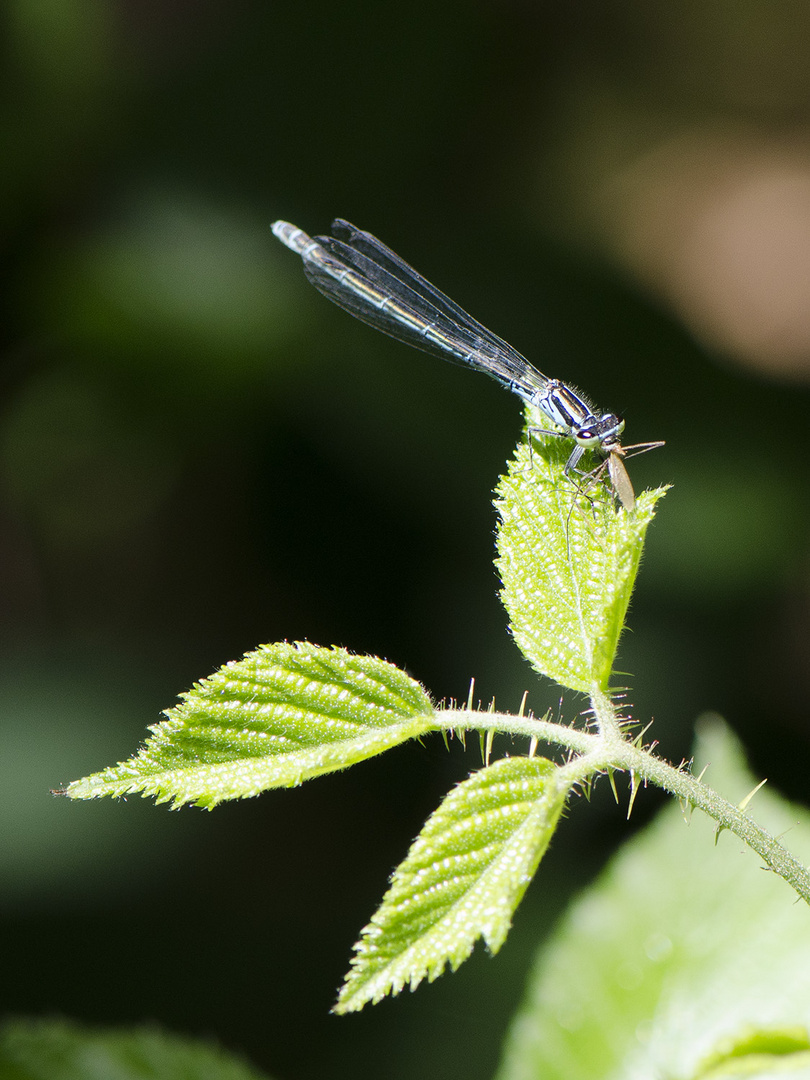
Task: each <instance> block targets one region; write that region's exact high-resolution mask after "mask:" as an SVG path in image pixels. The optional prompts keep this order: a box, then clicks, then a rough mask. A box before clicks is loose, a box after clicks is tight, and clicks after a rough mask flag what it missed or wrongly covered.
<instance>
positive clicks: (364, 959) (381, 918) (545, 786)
mask: <svg viewBox="0 0 810 1080" xmlns="http://www.w3.org/2000/svg"><path fill="white" fill-rule="evenodd" d="M557 777H558V770H557V767H556V766H555V765H554V764H553V763H552V762H550V761H547V760H545V759H544V758H523V757H519V758H504V759H502V760H501V761H497V762H495V763H494V764H493V765H490V766H488V767H487V768H484V769H481V770H480V771H479V772H477V773H474V774H473V775H472V776H471V777H470V778H469V779H468V780H465V781H464V782H463V783H461V784H459V785H458V786H457V787H456V788H454V789H453V791H451V792H450V794H449V795H447V797H446V798H445V800H444V802H443V803H442V805H441V806H440V807H439V809H438V810H437V811H436V812H435V813H434V814H432V815H431V817H430V818H429V819H428V821H427V822H426V824H425V827H424V829H423V830H422V832H421V834H420V835H419V837H418V838H417V839H416V841H415V842H414V844H413V846H412V847H411V850H410V851H409V852H408V855H407V857H406V859H405V861H404V862H403V863H402V864H401V866H399V868H398V869H397V870H396V872H395V874H394V876H393V879H392V883H391V887H390V888H389V890H388V892H387V893H386V895H385V897H384V898H383V902H382V904H381V905H380V908H379V910H378V911H377V912H376V913H375V915H374V917H373V918H372V920H371V923H370V924H369V925H368V926H367V927H366V928H365V929H364V930H363V933H362V936H361V939H360V941H359V943H358V944H357V945H356V946H355V957H354V959H353V960H352V969H351V971H350V973H349V975H348V976H347V978H346V984H345V986H344V987H343V989H342V990H341V993H340V997H339V998H338V1003H337V1005H336V1007H335V1011H336V1012H351V1011H353V1010H356V1009H360V1008H362V1007H363V1005H365V1004H366V1003H367V1002H369V1001H374V1002H376V1001H379V1000H380V999H381V998H382V997H384V996H385V995H386V994H388V993H394V994H396V993H399V991H400V990H401V989H402V988H403V986H404V985H405V983H410V985H411V989H415V988H416V987H417V986H418V985H419V983H420V982H421V981H422V979H424V978H427V979H428V980H429V981H431V982H432V981H433V980H434V979H435V978H437V977H438V976H439V975H440V974H441V973H442V971H443V970H444V968H445V965H447V964H449V965H450V967H451V968H452V969H453V970H455V969H456V968H457V967H458V966H459V964H461V963H462V962H463V961H464V960H466V959H467V957H468V956H469V955H470V953H471V952H472V949H473V946H474V944H475V942H476V940H477V939H478V938H483V939H484V941H485V943H486V944H487V946H488V947H489V949H490V951H491V952H493V953H495V952H497V951H498V949H499V948H500V947H501V945H502V944H503V942H504V939H505V938H506V935H507V932H508V930H509V927H510V925H511V921H512V915H513V913H514V910H515V908H516V907H517V905H518V904H519V903H520V900H521V898H522V897H523V894H524V892H525V891H526V887H527V886H528V884H529V882H530V881H531V879H532V876H533V875H534V872H535V870H536V869H537V866H538V863H539V862H540V859H541V858H542V856H543V853H544V852H545V850H546V848H547V847H548V844H549V841H550V839H551V837H552V835H553V833H554V830H555V828H556V826H557V822H558V820H559V817H560V814H561V812H562V809H563V806H564V804H565V798H566V795H567V793H568V789H567V787H565V786H564V785H562V784H561V783H560V782H559V781H558V778H557Z"/></svg>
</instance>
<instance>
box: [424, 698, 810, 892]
mask: <svg viewBox="0 0 810 1080" xmlns="http://www.w3.org/2000/svg"><path fill="white" fill-rule="evenodd" d="M591 703H592V707H593V712H594V716H595V718H596V722H597V724H598V726H599V733H598V734H596V733H590V732H587V731H582V730H581V729H579V728H571V727H566V726H565V725H563V724H555V723H551V722H550V721H548V720H537V719H534V718H533V717H522V716H513V715H510V714H509V713H495V712H475V711H472V710H469V709H445V710H442V711H441V712H439V713H437V721H438V722H437V723H436V728H437V729H440V730H447V729H463V730H467V731H469V730H475V731H496V732H499V733H503V734H510V735H523V736H528V737H529V738H533V739H537V740H538V741H541V742H545V743H550V744H552V745H555V746H561V747H564V748H565V749H568V750H572V751H574V752H575V754H576V755H577V756H576V757H574V758H573V759H572V760H571V761H570V762H568V763H567V764H566V765H564V766H562V767H561V769H562V770H563V771H565V772H566V774H567V779H568V780H570V782H571V784H572V785H573V784H575V783H577V782H580V781H582V780H583V779H586V778H587V777H589V776H593V775H594V774H595V773H599V772H605V771H606V770H608V769H613V770H616V771H625V772H630V773H634V774H635V775H636V776H637V777H638V778H639V779H640V780H643V781H644V782H645V783H649V784H655V785H656V786H657V787H660V788H662V789H663V790H664V791H668V792H669V793H670V794H672V795H675V796H676V797H677V798H678V799H680V800H681V801H682V802H684V803H688V804H689V805H691V806H694V807H696V808H697V809H698V810H702V811H703V812H704V813H705V814H707V815H708V816H709V817H710V818H712V819H713V820H714V821H716V822H717V823H718V825H719V826H720V828H721V829H728V830H729V832H732V833H734V835H735V836H738V837H739V838H740V839H741V840H743V841H744V842H745V843H746V844H748V846H749V847H750V848H752V849H753V850H754V851H755V852H756V853H757V854H758V855H759V856H760V858H761V859H762V860H763V861H764V862H765V865H766V866H767V867H768V868H769V869H770V870H772V871H773V872H774V873H775V874H778V875H779V877H781V878H783V879H784V880H785V881H786V882H787V883H788V884H789V885H790V886H791V887H792V888H793V889H794V890H795V891H796V892H797V893H798V894H799V896H801V898H802V899H803V900H804V901H806V902H807V903H809V904H810V870H808V868H807V867H806V866H804V865H803V864H802V863H801V862H800V861H799V860H798V859H797V858H796V856H795V855H793V854H791V852H789V851H788V850H787V849H786V848H785V847H783V846H782V844H780V843H779V841H778V840H777V839H776V838H775V837H773V836H771V834H770V833H769V832H767V830H766V829H763V828H762V827H761V826H760V825H757V823H756V822H755V821H754V820H752V819H751V818H750V817H748V816H747V814H745V813H743V811H742V810H740V809H739V807H737V806H734V805H733V804H732V803H730V802H729V801H728V799H725V798H724V797H723V796H722V795H720V794H718V792H716V791H714V789H713V788H711V787H709V786H708V784H704V783H703V782H702V781H701V780H699V779H697V777H695V776H693V775H692V774H691V773H690V772H687V771H686V770H684V769H682V768H675V767H674V766H673V765H670V764H669V763H668V762H667V761H664V760H663V759H662V758H660V757H658V756H657V755H655V754H653V753H652V752H650V751H649V750H643V749H641V748H639V747H638V746H636V745H635V744H634V743H633V742H631V741H630V740H629V739H628V738H627V737H626V736H625V735H624V734H622V731H621V721H620V719H619V717H618V716H617V714H616V710H615V707H614V705H613V703H612V702H611V700H610V698H609V697H608V696H607V695H606V694H602V693H601V692H596V693H594V694H593V696H592V699H591Z"/></svg>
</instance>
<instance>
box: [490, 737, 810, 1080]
mask: <svg viewBox="0 0 810 1080" xmlns="http://www.w3.org/2000/svg"><path fill="white" fill-rule="evenodd" d="M697 757H698V759H699V760H701V761H703V762H705V761H709V762H711V766H710V768H709V770H708V773H707V781H708V782H710V783H711V784H712V787H714V788H715V789H716V790H718V791H720V792H722V793H723V794H724V795H725V796H726V797H727V798H728V799H729V800H730V802H732V803H737V802H739V801H740V800H741V799H742V797H743V796H744V795H745V794H746V793H747V792H748V791H750V790H751V788H752V787H753V784H754V781H753V779H752V777H751V776H750V775H749V774H748V773H747V771H746V770H745V768H744V765H743V762H742V758H741V754H740V749H739V746H738V745H737V744H736V742H735V741H734V740H733V738H732V737H731V736H730V735H729V733H728V732H727V730H725V729H723V728H720V727H714V728H712V729H710V730H708V731H705V732H704V734H703V735H702V737H701V740H700V743H699V745H698V753H697ZM700 768H701V766H700V765H697V766H696V768H695V772H696V773H699V772H700ZM754 811H755V813H756V817H757V821H758V822H759V823H760V824H762V825H763V826H764V827H765V828H767V829H768V831H769V832H771V833H772V834H774V835H777V836H779V835H784V836H785V840H786V842H787V843H789V845H790V848H791V850H792V851H793V852H795V854H796V855H797V856H798V857H799V858H802V859H803V860H804V861H805V862H806V861H807V860H808V856H810V814H808V812H807V810H806V809H804V808H800V807H796V806H791V805H790V804H788V803H787V802H786V801H785V800H783V799H781V798H778V797H776V796H774V794H773V793H772V792H771V793H769V792H768V789H767V788H765V789H763V790H762V791H760V792H759V793H758V794H757V797H756V799H755V800H754ZM715 833H716V824H715V822H714V821H712V820H710V819H709V818H707V817H705V816H704V815H703V814H701V813H700V812H699V811H695V812H694V813H693V814H692V815H691V816H690V819H689V824H688V826H687V825H686V824H685V821H684V817H683V814H682V813H681V808H680V807H679V806H677V805H674V804H673V805H670V806H669V807H667V808H666V809H665V810H664V811H663V812H662V813H661V814H660V815H659V817H658V818H657V819H656V821H655V822H654V823H653V824H652V825H651V826H648V827H647V828H646V829H645V830H644V832H642V833H640V834H638V835H637V836H636V837H635V838H634V839H633V841H631V842H630V843H629V844H626V845H625V846H624V847H623V848H622V850H621V851H620V853H619V854H618V855H617V856H616V857H615V858H614V859H613V860H612V861H611V863H610V864H609V865H608V867H607V869H606V870H605V872H604V873H603V874H602V875H601V877H600V879H599V880H598V881H597V883H596V885H595V886H593V887H592V888H591V889H589V890H588V892H587V893H586V894H585V895H584V896H583V897H582V898H581V899H580V900H579V901H578V903H576V904H575V905H574V906H573V907H572V908H571V910H570V911H569V914H568V916H567V918H566V920H565V922H564V924H563V925H562V926H561V927H560V929H559V931H558V932H557V934H556V935H555V937H554V938H553V940H552V941H551V942H549V943H548V944H547V945H546V946H545V947H544V948H543V949H542V950H541V952H540V953H539V954H538V957H537V961H536V966H535V972H534V975H533V977H532V979H531V982H530V986H529V988H528V992H527V998H526V1001H525V1003H524V1005H523V1007H522V1009H521V1010H520V1012H519V1014H518V1016H517V1018H516V1020H515V1022H514V1025H513V1028H512V1031H511V1033H510V1035H509V1038H508V1040H507V1044H506V1047H505V1055H504V1062H503V1064H502V1066H501V1069H500V1070H499V1072H498V1074H497V1076H498V1080H537V1078H538V1077H543V1080H593V1078H594V1077H598V1078H599V1080H650V1078H651V1077H678V1080H697V1078H700V1080H720V1077H723V1078H724V1080H728V1078H730V1077H735V1078H736V1077H742V1076H747V1077H749V1078H751V1080H753V1078H754V1077H756V1078H757V1080H763V1078H764V1077H772V1076H776V1075H779V1076H783V1075H785V1074H787V1075H789V1076H791V1080H793V1078H795V1080H799V1078H800V1077H810V1062H808V1050H809V1049H810V1034H809V1033H810V912H808V909H807V906H806V905H805V904H800V903H796V902H795V900H794V898H793V896H792V894H791V892H790V890H789V889H788V888H787V887H786V885H785V882H784V881H782V880H781V879H780V878H778V877H777V876H776V875H775V874H771V873H763V870H762V867H761V864H760V863H759V860H758V859H757V857H756V856H755V855H753V854H752V853H751V851H750V850H747V849H745V848H744V847H743V845H742V843H741V841H740V840H739V839H738V838H737V837H735V836H733V835H732V834H730V833H729V832H723V833H722V834H721V835H720V836H719V838H718V839H717V843H716V844H715Z"/></svg>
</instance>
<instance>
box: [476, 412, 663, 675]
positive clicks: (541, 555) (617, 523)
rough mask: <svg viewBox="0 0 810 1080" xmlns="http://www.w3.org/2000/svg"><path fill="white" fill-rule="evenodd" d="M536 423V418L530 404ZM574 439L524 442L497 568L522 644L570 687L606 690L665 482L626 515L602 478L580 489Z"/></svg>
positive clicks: (503, 484) (504, 511)
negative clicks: (571, 459) (569, 467)
mask: <svg viewBox="0 0 810 1080" xmlns="http://www.w3.org/2000/svg"><path fill="white" fill-rule="evenodd" d="M528 415H529V418H530V419H529V428H530V429H532V428H536V427H537V419H536V417H535V416H534V414H533V413H532V412H531V411H529V413H528ZM569 453H570V445H569V442H568V441H567V440H563V439H553V438H551V437H548V436H547V437H546V438H545V440H544V441H541V440H539V439H538V438H537V437H536V436H535V438H534V439H533V440H532V445H531V449H530V446H529V442H528V440H524V441H522V442H521V443H520V444H519V446H518V448H517V451H516V453H515V456H514V458H513V459H512V461H511V462H510V464H509V469H508V472H507V474H506V476H504V477H502V478H501V481H500V483H499V485H498V488H497V491H496V495H497V499H496V503H495V505H496V507H497V509H498V513H499V518H500V522H499V526H498V560H497V564H496V565H497V567H498V570H499V572H500V575H501V581H502V582H503V589H502V592H501V599H502V600H503V603H504V606H505V607H506V610H507V612H508V614H509V619H510V624H511V630H512V633H513V635H514V638H515V641H516V642H517V644H518V647H519V648H520V649H521V651H522V652H523V654H524V655H525V656H526V658H527V659H528V660H529V662H530V663H531V664H532V666H533V667H534V668H535V669H536V670H537V671H539V672H540V673H541V674H542V675H547V676H548V677H549V678H551V679H554V680H555V681H556V682H558V683H560V685H562V686H567V687H569V688H570V689H572V690H580V691H582V692H584V693H590V692H591V691H592V690H593V689H594V687H598V688H599V689H602V690H605V689H606V688H607V686H608V681H609V679H610V672H611V669H612V667H613V662H614V658H615V655H616V648H617V646H618V642H619V635H620V634H621V631H622V627H623V625H624V618H625V615H626V613H627V606H628V604H629V603H630V594H631V592H632V590H633V583H634V581H635V577H636V573H637V571H638V565H639V560H640V558H641V551H642V547H643V543H644V534H645V532H646V530H647V526H648V525H649V523H650V521H651V520H652V518H653V515H654V512H655V504H656V503H657V501H658V500H659V499H660V498H661V497H662V495H663V494H664V492H665V490H666V489H665V488H658V489H657V490H656V491H645V492H643V493H642V494H641V495H639V497H638V499H637V502H636V508H635V510H633V511H630V512H628V511H627V510H625V509H624V507H622V506H617V505H616V502H615V499H614V498H613V495H612V494H611V491H610V489H609V487H608V485H607V484H606V483H605V482H604V480H603V479H601V478H600V479H598V480H596V481H595V482H593V483H591V484H590V485H588V486H587V489H586V490H584V491H578V489H577V487H576V486H575V484H574V482H573V480H572V479H570V478H569V477H566V476H565V474H564V471H563V469H564V466H565V462H566V460H567V457H568V454H569Z"/></svg>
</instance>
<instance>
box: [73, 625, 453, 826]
mask: <svg viewBox="0 0 810 1080" xmlns="http://www.w3.org/2000/svg"><path fill="white" fill-rule="evenodd" d="M166 715H167V716H168V719H167V720H164V721H163V722H162V723H160V724H157V725H156V726H155V727H153V728H151V729H150V730H151V731H152V735H151V737H150V738H149V740H148V741H147V743H146V745H145V746H144V747H143V749H142V750H140V752H139V753H138V754H136V755H135V757H133V758H130V759H129V760H128V761H125V762H122V763H120V764H118V765H115V766H114V767H112V768H109V769H105V770H104V771H103V772H99V773H94V774H93V775H92V776H88V777H85V778H84V779H83V780H76V781H75V782H74V783H72V784H70V786H69V787H68V788H67V789H66V792H65V793H66V794H67V795H68V796H70V798H73V799H95V798H99V797H101V796H104V795H125V794H127V793H128V792H142V793H143V794H144V795H154V796H156V797H157V800H158V802H165V801H167V800H172V801H173V802H174V804H175V805H177V806H180V805H182V804H183V803H196V804H197V805H199V806H205V807H208V808H210V807H213V806H215V805H216V804H217V803H219V802H222V800H223V799H238V798H246V797H248V796H251V795H257V794H259V792H261V791H265V790H267V789H268V788H274V787H291V786H293V785H296V784H300V783H302V781H304V780H308V779H310V778H311V777H314V776H320V775H322V774H323V773H328V772H334V771H335V770H336V769H344V768H346V767H347V766H349V765H354V764H355V763H357V762H358V761H362V760H364V759H365V758H369V757H372V756H373V755H375V754H380V753H382V752H383V751H384V750H388V749H389V748H390V747H392V746H396V745H397V744H399V743H401V742H403V741H405V740H406V739H411V738H413V737H414V736H416V735H420V734H422V733H423V732H425V731H427V730H429V729H430V727H431V721H432V718H433V706H432V705H431V702H430V699H429V698H428V696H427V694H426V693H425V691H424V690H423V689H422V687H421V686H420V685H419V683H417V682H415V681H414V680H413V679H411V678H410V677H409V676H408V675H406V674H405V673H404V672H402V671H400V670H399V669H398V668H396V667H394V665H393V664H389V663H387V662H386V661H384V660H379V659H378V658H377V657H374V656H355V655H353V654H352V653H349V652H347V651H346V650H345V649H339V648H331V649H328V648H320V647H318V646H316V645H309V644H306V643H300V642H299V643H297V644H295V645H288V644H286V643H282V644H277V645H263V646H261V647H260V648H258V649H256V650H255V651H254V652H250V653H248V654H247V655H246V656H244V657H243V658H242V659H241V660H238V661H234V662H233V663H230V664H226V665H225V667H223V668H220V670H219V671H217V672H216V673H215V674H214V675H212V676H211V677H210V678H208V679H204V680H203V681H202V682H200V683H198V684H197V685H196V686H195V687H194V688H193V689H192V690H190V691H189V692H188V693H187V694H185V695H184V696H183V700H182V701H181V703H180V704H179V705H176V706H175V707H174V708H173V709H169V710H168V711H167V713H166Z"/></svg>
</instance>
